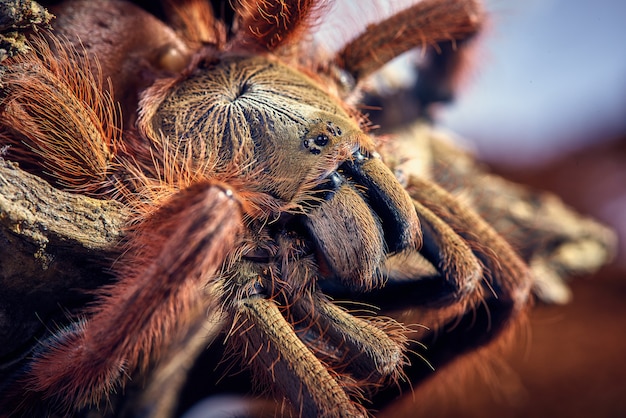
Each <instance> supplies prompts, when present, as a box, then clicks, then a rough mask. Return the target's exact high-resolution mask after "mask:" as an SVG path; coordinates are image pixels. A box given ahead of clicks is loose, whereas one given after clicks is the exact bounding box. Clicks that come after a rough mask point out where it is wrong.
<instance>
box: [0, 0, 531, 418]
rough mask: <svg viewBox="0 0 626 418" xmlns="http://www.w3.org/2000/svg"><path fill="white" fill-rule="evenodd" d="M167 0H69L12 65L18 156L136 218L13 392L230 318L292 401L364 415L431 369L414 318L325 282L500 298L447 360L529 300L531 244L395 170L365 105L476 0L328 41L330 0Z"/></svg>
mask: <svg viewBox="0 0 626 418" xmlns="http://www.w3.org/2000/svg"><path fill="white" fill-rule="evenodd" d="M164 7H165V8H166V10H167V15H168V16H169V18H170V22H169V24H170V25H169V26H168V25H166V24H164V23H162V22H161V21H159V20H157V19H156V18H155V17H153V16H152V15H150V14H149V13H147V12H146V11H144V10H142V9H139V8H138V7H136V6H134V5H132V4H130V3H127V2H124V1H120V0H107V1H103V2H90V1H69V2H66V3H64V4H62V5H60V6H59V7H58V8H57V9H56V10H53V11H54V12H55V14H56V15H57V18H56V21H55V23H54V29H53V31H51V32H45V33H43V34H42V35H37V36H33V37H31V49H32V51H31V52H30V53H26V54H21V55H18V56H16V57H14V58H12V59H10V60H8V61H7V62H6V63H5V65H4V72H3V74H2V80H1V81H2V85H3V92H2V96H1V108H0V143H1V144H2V145H3V146H8V149H7V151H6V155H5V157H6V158H7V159H10V160H14V161H18V162H19V163H20V164H21V166H22V167H23V168H24V169H26V170H28V171H31V172H34V173H37V174H38V175H40V176H41V177H43V178H44V179H46V180H47V181H48V182H50V183H51V184H52V185H54V186H55V187H56V188H59V189H62V190H65V191H68V192H70V193H74V194H80V195H82V196H90V197H95V198H97V199H100V200H104V201H116V202H120V203H121V204H122V205H123V208H124V211H127V213H128V218H127V226H126V229H125V236H124V238H123V242H120V243H119V245H118V247H117V248H119V249H121V255H120V257H119V259H117V260H115V262H113V263H112V266H111V269H112V271H113V274H114V276H115V279H114V280H113V281H112V282H110V283H102V285H101V286H100V287H99V289H98V290H97V292H96V295H95V296H94V301H93V302H91V304H90V305H88V307H87V308H86V310H83V311H82V312H81V314H80V315H79V316H78V317H73V321H72V322H71V323H70V324H69V325H67V326H64V327H59V328H58V329H53V330H51V331H50V335H49V336H48V337H47V338H44V339H41V340H40V341H39V343H38V344H37V345H36V347H35V348H34V349H33V352H32V357H31V358H30V359H29V360H28V361H27V362H26V365H25V366H24V367H23V368H22V369H20V371H19V372H17V373H15V375H13V376H12V379H11V381H10V383H9V384H5V386H6V388H5V390H4V391H3V394H2V401H1V403H0V404H1V406H2V409H1V411H2V412H3V413H5V414H16V415H20V414H27V413H29V412H30V411H32V410H33V408H39V407H41V408H46V410H48V411H59V412H60V413H69V412H70V411H75V410H77V409H79V408H83V407H89V406H93V405H102V404H105V403H106V402H107V401H109V398H110V397H111V396H112V395H113V394H114V393H116V391H119V390H120V389H121V388H123V387H124V386H125V385H126V383H127V382H128V380H129V377H130V376H135V375H137V374H147V373H149V370H150V369H152V368H154V367H155V364H158V361H159V359H162V358H164V357H167V356H169V355H171V353H172V352H173V351H175V350H176V349H180V347H183V346H185V344H186V343H187V342H188V340H189V335H191V334H193V332H191V331H190V330H195V331H194V332H200V333H202V332H206V333H207V334H211V333H213V334H214V333H215V332H216V331H215V329H218V330H223V333H224V335H225V336H226V338H225V339H226V344H227V347H229V350H231V349H232V350H231V351H233V352H237V353H238V354H237V356H238V357H240V359H241V362H242V363H243V364H245V365H247V366H249V367H250V368H251V369H252V372H253V375H254V376H255V378H256V379H257V381H258V382H261V383H268V384H269V386H271V387H272V391H273V392H274V396H275V397H276V398H277V399H286V400H287V401H288V404H289V405H290V407H291V411H292V412H293V413H294V414H296V415H300V416H307V417H313V416H366V415H367V414H368V412H367V409H366V405H367V403H366V399H367V398H368V397H369V396H372V394H373V393H374V392H375V391H376V390H377V389H378V388H380V387H382V386H384V385H388V384H389V383H394V382H399V381H408V382H411V381H412V382H417V381H418V380H419V379H420V377H419V376H417V375H413V374H411V373H408V372H407V375H405V371H403V368H404V367H405V366H407V365H408V360H407V355H406V350H407V345H408V344H409V343H408V339H409V338H413V335H414V332H413V330H412V329H411V327H410V325H409V326H405V325H403V324H401V323H400V322H397V321H395V320H393V319H391V318H387V317H381V316H376V315H369V316H365V317H363V316H356V315H353V314H351V313H349V312H348V311H346V310H344V309H343V308H341V307H339V306H338V305H337V304H336V303H335V302H334V300H333V297H334V298H339V297H341V296H342V295H349V296H348V298H349V299H354V300H357V299H361V300H369V299H370V298H371V299H372V300H374V302H372V303H374V304H376V302H375V301H376V295H385V298H386V299H385V300H387V301H388V302H387V303H389V304H390V305H389V306H386V308H387V309H393V308H394V307H397V308H398V309H399V308H401V307H406V306H420V307H436V308H437V316H438V318H439V321H440V322H441V323H442V324H451V323H457V322H458V323H459V324H460V323H461V322H462V321H463V320H465V319H467V320H468V321H469V322H471V320H472V318H476V317H478V316H480V315H481V314H484V315H491V318H490V321H489V326H487V327H485V328H480V327H478V328H476V327H475V328H465V327H462V326H459V327H458V328H456V330H457V331H458V332H454V331H452V332H450V333H448V334H446V335H445V336H442V338H438V339H437V340H436V346H437V347H439V348H440V349H439V350H438V351H436V353H439V354H437V355H438V356H439V357H437V356H433V357H432V358H430V359H429V360H431V361H432V362H433V364H434V365H441V364H444V363H445V362H447V361H449V360H450V359H452V358H454V357H455V356H457V355H460V354H462V353H464V352H466V351H470V350H472V349H474V348H475V347H478V346H481V345H484V344H486V343H488V342H490V341H492V340H493V339H494V338H495V337H496V336H498V335H500V334H501V332H502V331H503V330H504V329H507V328H508V327H509V326H510V325H511V324H513V323H515V322H516V321H517V320H518V319H519V318H520V317H521V316H522V314H523V312H524V310H525V307H526V306H528V301H529V292H530V287H531V278H530V274H529V270H528V268H527V265H526V264H525V262H524V261H522V260H521V259H520V257H519V256H518V255H517V254H516V252H515V251H514V250H513V249H512V248H511V247H510V245H509V244H508V243H507V242H506V241H505V240H504V239H503V238H502V237H501V236H500V235H499V234H498V233H496V232H495V230H494V229H493V228H492V227H490V226H489V225H488V224H487V223H486V222H485V221H484V220H482V219H481V218H480V217H479V216H478V215H476V214H475V213H474V212H473V211H472V210H470V209H468V208H467V207H465V206H464V205H463V204H461V203H459V201H457V200H456V199H455V198H454V197H452V196H451V195H450V194H449V193H448V192H446V191H444V190H443V189H442V188H441V187H439V186H437V185H436V184H435V183H433V182H431V181H427V180H423V179H420V178H419V177H418V176H415V175H412V176H409V177H408V178H406V179H405V183H404V184H403V185H401V184H400V182H399V181H398V180H397V179H396V177H395V176H394V173H393V172H392V170H391V169H390V168H388V166H387V165H385V163H383V161H382V159H381V156H380V154H379V152H378V150H379V145H378V143H377V140H376V139H375V137H374V136H373V135H371V134H369V133H368V124H367V120H366V118H365V117H364V116H363V115H362V114H361V113H360V112H359V111H358V101H357V100H358V96H359V95H358V93H359V90H360V88H361V87H362V86H363V83H364V81H365V79H366V78H367V76H368V75H370V74H372V73H373V72H375V71H376V70H377V69H379V68H380V67H381V66H382V65H384V64H385V63H386V62H388V61H389V60H391V59H392V58H394V57H396V56H398V55H400V54H402V53H404V52H405V51H407V50H409V49H411V48H414V47H422V48H424V49H427V48H435V49H437V48H439V47H440V45H457V46H458V48H459V49H462V48H463V46H464V44H465V43H466V42H467V41H468V40H469V39H470V38H471V37H472V36H473V35H474V34H475V33H476V32H477V31H478V30H479V29H480V27H481V24H482V21H483V12H482V9H481V7H480V4H479V2H478V1H475V0H425V1H422V2H419V3H417V4H415V5H413V6H411V7H409V8H408V9H406V10H404V11H402V12H401V13H398V14H396V15H393V16H391V17H389V18H388V19H386V20H384V21H382V22H380V23H376V24H372V25H370V26H368V28H367V30H366V32H365V33H362V34H361V35H359V36H357V37H356V38H355V39H353V40H352V41H350V42H349V43H347V44H346V45H344V46H343V47H342V48H340V49H339V50H338V52H336V53H335V54H328V55H327V56H324V55H323V54H322V53H321V52H320V51H318V50H317V49H316V48H313V47H312V45H311V43H310V40H309V38H308V35H309V34H310V32H311V30H312V28H313V27H314V25H315V22H316V21H317V20H318V19H319V18H320V17H321V16H322V15H323V13H324V3H323V2H319V1H314V0H275V1H272V0H264V1H261V0H237V1H236V2H234V4H233V7H234V17H233V18H232V22H230V21H229V20H228V19H226V20H221V19H218V18H216V17H215V15H214V13H213V10H212V9H211V6H210V5H209V4H208V3H205V2H203V1H202V0H180V1H171V2H166V3H165V6H164ZM172 28H174V29H172ZM416 258H420V259H424V260H427V261H428V262H429V263H430V265H432V267H433V269H432V270H428V271H430V275H426V274H423V273H419V274H418V273H417V272H418V268H417V267H416V263H413V260H414V259H416ZM419 271H422V270H419ZM355 295H356V296H355ZM390 298H392V299H390ZM207 313H208V315H209V316H210V318H211V320H212V321H213V322H212V323H213V329H212V330H207V329H203V328H202V327H203V326H205V325H206V323H207V322H206V319H205V318H206V316H207ZM464 318H465V319H464ZM198 329H199V331H198ZM468 329H470V330H469V331H468ZM213 334H211V335H212V337H211V338H215V336H214V335H213ZM42 405H43V406H42Z"/></svg>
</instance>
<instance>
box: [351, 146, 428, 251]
mask: <svg viewBox="0 0 626 418" xmlns="http://www.w3.org/2000/svg"><path fill="white" fill-rule="evenodd" d="M341 169H342V170H343V172H344V173H345V174H346V177H348V178H349V179H350V180H352V181H353V182H354V183H355V184H357V185H359V186H363V187H358V186H357V190H358V191H359V192H360V193H361V194H362V195H363V196H364V198H365V201H366V202H367V203H368V204H369V206H370V207H371V208H372V209H373V210H374V212H375V213H376V215H377V216H378V218H379V219H380V222H381V224H382V229H383V232H384V238H385V244H386V245H387V249H388V251H389V252H392V253H396V252H400V251H403V250H405V249H409V248H415V247H416V246H417V244H418V242H419V220H418V218H417V215H416V213H415V208H414V207H413V203H412V201H411V199H410V197H409V196H408V194H407V193H406V192H405V191H404V189H403V188H402V187H401V186H400V184H399V183H398V182H397V181H396V179H395V177H394V175H393V173H392V172H391V171H390V170H389V169H388V168H387V166H386V165H384V164H383V162H382V161H381V160H380V159H379V158H374V157H366V156H364V155H363V154H361V153H360V152H357V153H355V155H354V158H353V159H352V160H350V161H347V162H345V163H343V164H342V165H341Z"/></svg>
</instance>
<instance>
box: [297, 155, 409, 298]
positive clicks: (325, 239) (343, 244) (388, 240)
mask: <svg viewBox="0 0 626 418" xmlns="http://www.w3.org/2000/svg"><path fill="white" fill-rule="evenodd" d="M317 197H319V198H321V199H319V200H317V203H318V204H317V205H316V206H314V207H313V208H312V209H311V210H310V211H308V213H307V216H306V221H305V225H306V227H307V229H308V230H309V233H310V237H311V238H312V241H313V242H314V243H315V245H316V250H317V251H316V254H317V258H318V263H319V265H320V266H324V267H328V270H329V273H331V274H332V276H331V275H329V276H326V277H327V278H329V277H333V276H334V277H337V278H339V279H340V280H341V281H343V282H344V283H346V284H348V285H349V286H350V287H352V288H354V287H357V288H361V289H369V288H372V287H375V286H377V285H378V284H379V279H380V277H381V275H380V267H381V265H382V264H383V263H384V261H385V259H386V257H387V256H388V253H396V252H400V251H403V250H405V249H409V248H416V247H417V246H418V244H419V221H418V219H417V214H416V212H415V208H414V206H413V202H412V201H411V199H410V197H409V196H408V194H407V193H406V192H405V190H404V189H403V188H402V187H401V186H400V184H399V183H398V182H397V181H396V179H395V177H394V176H393V174H392V173H391V171H390V170H389V169H388V168H387V167H386V166H385V165H384V164H383V163H382V161H380V159H378V158H376V157H372V156H365V155H363V154H361V153H360V152H357V153H355V154H354V155H353V158H352V159H351V160H350V161H347V162H344V163H342V164H341V165H340V166H339V167H338V168H337V170H336V171H334V172H332V173H331V174H330V175H329V176H328V177H327V178H326V179H325V181H324V182H323V183H321V184H320V185H319V186H318V188H317Z"/></svg>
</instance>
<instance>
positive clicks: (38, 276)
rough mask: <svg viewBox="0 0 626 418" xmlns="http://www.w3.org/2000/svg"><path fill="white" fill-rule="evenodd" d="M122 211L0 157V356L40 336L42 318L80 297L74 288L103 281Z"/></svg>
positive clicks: (60, 312)
mask: <svg viewBox="0 0 626 418" xmlns="http://www.w3.org/2000/svg"><path fill="white" fill-rule="evenodd" d="M125 214H126V212H125V210H124V208H123V207H122V206H121V205H120V204H119V203H116V202H112V201H101V200H95V199H91V198H87V197H84V196H80V195H75V194H70V193H66V192H63V191H60V190H58V189H55V188H54V187H52V186H51V185H49V184H48V183H46V182H45V181H43V180H41V179H40V178H38V177H36V176H33V175H31V174H28V173H26V172H24V171H23V170H20V169H19V168H18V166H17V164H15V163H12V162H9V161H5V160H3V159H0V285H1V286H2V292H0V341H2V342H3V344H2V345H1V346H0V359H2V358H3V357H4V356H7V355H9V354H10V353H12V352H14V351H15V350H19V349H20V347H21V346H22V345H23V344H28V340H29V339H30V338H31V337H32V336H34V335H38V334H40V332H38V331H37V330H39V329H40V328H42V327H43V326H44V325H45V323H44V322H43V321H44V320H43V319H42V318H46V320H48V319H51V318H57V317H58V316H59V315H63V314H64V313H63V310H62V309H61V306H63V307H64V308H71V307H72V306H75V305H76V304H80V303H81V302H84V300H85V296H84V295H82V293H83V292H81V289H90V288H94V287H96V286H99V285H101V284H102V283H103V282H105V281H106V280H107V277H106V274H105V273H104V272H103V270H104V269H103V266H105V265H106V264H105V262H106V263H110V261H111V259H112V258H113V257H115V256H116V252H115V250H114V248H115V244H116V243H117V242H118V241H119V240H120V238H121V226H122V224H123V222H124V218H125ZM15 324H21V326H18V327H16V326H15ZM0 363H2V361H0Z"/></svg>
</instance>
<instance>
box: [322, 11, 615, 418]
mask: <svg viewBox="0 0 626 418" xmlns="http://www.w3.org/2000/svg"><path fill="white" fill-rule="evenodd" d="M409 3H411V2H410V1H405V0H395V1H394V0H392V1H389V2H384V1H376V2H374V5H373V6H372V7H369V6H368V8H363V7H362V6H359V5H357V4H356V3H353V2H351V1H345V2H341V1H338V2H337V3H336V5H335V8H334V10H333V13H332V14H331V16H330V18H329V19H328V20H325V21H324V22H323V24H322V28H321V29H322V30H323V31H324V32H325V34H324V36H326V37H328V38H331V39H332V40H333V42H331V45H341V43H342V41H343V40H344V39H345V38H346V37H347V36H348V35H349V34H350V33H354V27H355V26H357V27H363V28H364V27H365V25H366V24H367V23H369V22H373V21H376V20H379V19H381V18H382V16H385V15H388V14H390V13H391V12H393V11H394V10H400V9H402V8H403V7H405V6H406V5H407V4H409ZM359 4H362V3H359ZM486 4H487V8H488V10H489V12H490V22H489V25H488V28H487V30H486V31H485V33H484V34H483V36H482V37H481V39H480V40H479V45H478V47H477V49H476V55H475V62H474V65H473V67H472V68H470V69H469V72H468V75H467V77H466V79H465V81H464V83H463V85H462V86H461V89H460V91H459V92H458V96H457V99H456V101H455V102H454V103H453V104H452V105H450V106H447V107H445V108H442V109H440V110H439V112H438V113H437V117H436V120H437V122H438V124H439V125H440V126H441V127H442V128H444V129H448V130H450V131H452V132H454V133H455V134H457V135H459V136H460V137H462V138H463V146H464V147H468V148H469V149H471V150H472V151H473V152H474V153H475V154H476V155H477V157H478V158H479V159H480V160H482V161H484V162H486V163H487V164H488V165H489V166H490V167H491V170H492V171H495V172H497V173H500V174H502V175H504V176H506V177H508V178H510V179H513V180H515V181H518V182H521V183H525V184H529V185H531V186H533V187H536V188H539V189H543V190H549V191H553V192H555V193H556V194H558V195H559V196H560V197H561V198H562V199H563V200H564V201H565V202H566V203H568V204H569V205H571V206H573V207H574V208H576V209H577V210H578V211H580V212H582V213H585V214H589V215H590V216H593V217H594V218H596V219H599V220H601V221H602V222H604V223H606V224H608V225H610V226H611V227H612V228H614V229H615V230H616V231H617V233H618V236H619V239H620V242H621V243H620V249H619V252H618V254H617V257H616V259H615V261H614V262H613V263H612V264H611V265H610V266H608V267H607V268H604V269H603V270H602V271H600V272H599V273H598V274H596V275H594V276H593V277H584V278H577V279H575V280H574V281H573V282H572V283H571V286H572V290H573V300H572V301H571V302H570V303H569V304H567V305H563V306H559V305H543V304H541V303H539V304H538V305H537V306H536V307H535V309H534V310H533V313H532V315H531V321H530V326H529V329H528V338H527V340H528V341H527V342H522V343H521V344H520V346H516V347H514V348H515V349H514V350H513V351H514V352H512V353H510V354H509V355H508V356H507V357H506V358H504V359H503V361H502V362H501V363H500V364H501V365H500V367H498V368H495V369H493V370H492V372H491V376H490V377H487V378H486V379H485V378H475V379H472V378H470V379H469V383H468V381H466V380H467V379H465V378H464V379H462V381H464V382H465V383H464V384H462V383H459V382H460V381H459V380H458V379H456V377H455V375H454V373H452V374H450V375H448V376H442V377H441V378H440V382H441V384H440V385H439V388H438V390H436V391H435V392H434V393H427V394H424V393H419V392H418V394H417V395H416V396H413V397H412V396H410V395H408V396H406V397H405V400H404V401H405V402H404V404H398V405H397V407H396V409H394V410H392V412H393V413H391V415H390V416H400V415H402V416H413V415H415V414H417V413H418V412H417V411H419V413H420V416H446V417H476V418H478V417H588V416H594V417H607V418H608V417H624V416H626V362H625V361H624V356H625V355H626V332H625V330H626V246H625V245H624V243H625V242H626V49H625V48H624V46H623V45H624V42H625V41H626V2H625V1H623V0H596V1H593V2H592V1H588V0H525V1H518V0H489V1H486ZM350 16H352V17H350ZM355 16H356V18H355ZM400 65H402V64H400ZM411 77H413V75H412V74H410V73H409V74H408V75H407V78H408V80H407V83H410V82H411ZM455 379H456V380H455ZM459 386H462V387H459Z"/></svg>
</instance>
